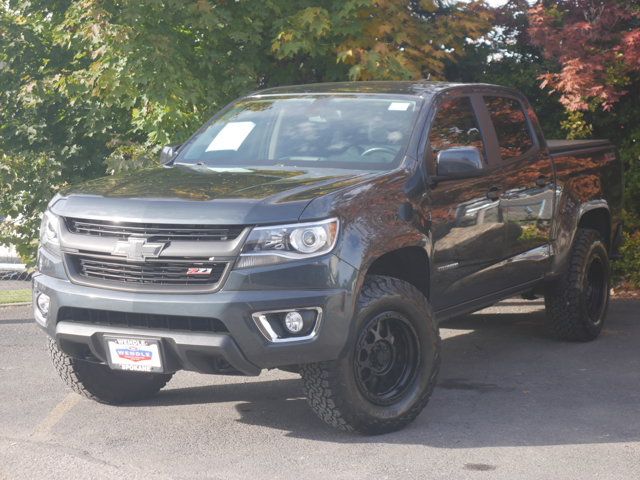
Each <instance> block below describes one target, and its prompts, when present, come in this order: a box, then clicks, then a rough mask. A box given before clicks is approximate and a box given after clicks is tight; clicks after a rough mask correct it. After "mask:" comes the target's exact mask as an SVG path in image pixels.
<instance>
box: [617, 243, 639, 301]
mask: <svg viewBox="0 0 640 480" xmlns="http://www.w3.org/2000/svg"><path fill="white" fill-rule="evenodd" d="M620 253H621V254H622V258H621V259H620V260H618V261H616V262H615V263H614V272H615V274H616V276H617V277H618V278H619V279H622V280H624V281H627V282H629V283H630V284H631V286H633V287H635V288H640V231H636V232H634V233H625V235H624V245H623V246H622V248H621V249H620Z"/></svg>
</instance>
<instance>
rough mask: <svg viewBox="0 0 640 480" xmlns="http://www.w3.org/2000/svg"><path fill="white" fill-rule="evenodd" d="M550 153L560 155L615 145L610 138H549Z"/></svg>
mask: <svg viewBox="0 0 640 480" xmlns="http://www.w3.org/2000/svg"><path fill="white" fill-rule="evenodd" d="M547 146H548V147H549V153H551V155H560V154H563V153H567V152H575V151H578V150H587V149H592V148H611V147H612V146H613V145H612V144H611V142H610V141H609V140H605V139H600V140H547Z"/></svg>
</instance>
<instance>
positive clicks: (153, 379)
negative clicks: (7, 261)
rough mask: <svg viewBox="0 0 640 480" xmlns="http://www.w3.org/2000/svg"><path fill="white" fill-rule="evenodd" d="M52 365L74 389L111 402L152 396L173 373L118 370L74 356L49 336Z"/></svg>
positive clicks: (127, 401) (102, 401)
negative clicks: (61, 348)
mask: <svg viewBox="0 0 640 480" xmlns="http://www.w3.org/2000/svg"><path fill="white" fill-rule="evenodd" d="M48 342H49V353H50V354H51V359H52V360H53V366H54V367H55V369H56V370H57V371H58V374H59V375H60V377H61V378H62V380H63V381H64V382H65V383H66V384H67V386H69V387H70V388H71V389H72V390H73V391H74V392H76V393H79V394H80V395H83V396H85V397H87V398H90V399H91V400H95V401H96V402H100V403H107V404H110V405H118V404H122V403H129V402H135V401H137V400H144V399H146V398H149V397H152V396H153V395H155V394H156V393H158V392H159V391H160V389H161V388H162V387H164V386H165V385H166V384H167V382H168V381H169V380H170V379H171V377H172V374H164V373H145V372H119V371H115V370H111V369H110V368H109V367H108V366H107V365H104V364H100V363H93V362H88V361H86V360H81V359H78V358H74V357H71V356H69V355H67V354H66V353H64V352H63V351H62V350H60V347H59V346H58V344H57V343H56V341H55V340H53V339H52V338H49V339H48Z"/></svg>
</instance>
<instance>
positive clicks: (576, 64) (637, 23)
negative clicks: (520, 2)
mask: <svg viewBox="0 0 640 480" xmlns="http://www.w3.org/2000/svg"><path fill="white" fill-rule="evenodd" d="M529 17H530V28H529V34H530V36H531V39H532V42H533V43H534V44H535V45H538V46H539V47H541V48H542V50H543V52H544V55H545V56H546V57H547V58H548V59H553V60H555V61H557V62H558V63H559V64H560V68H561V70H560V72H559V73H547V74H545V75H543V76H542V80H543V82H542V88H545V87H549V88H551V89H553V90H555V91H558V92H559V93H560V94H561V101H562V103H563V104H564V105H565V107H567V109H569V110H573V111H576V110H587V109H588V108H589V106H590V105H597V106H600V107H602V108H603V109H604V110H610V109H611V108H612V107H613V105H614V104H615V103H616V102H618V101H619V100H620V98H621V97H622V96H624V95H626V94H627V93H630V90H631V89H632V88H634V87H633V84H634V82H635V81H636V80H637V76H638V74H639V73H640V1H639V0H624V1H623V0H554V1H550V0H539V1H538V2H537V3H536V4H535V5H534V6H533V7H532V8H531V9H530V10H529ZM636 93H640V92H636Z"/></svg>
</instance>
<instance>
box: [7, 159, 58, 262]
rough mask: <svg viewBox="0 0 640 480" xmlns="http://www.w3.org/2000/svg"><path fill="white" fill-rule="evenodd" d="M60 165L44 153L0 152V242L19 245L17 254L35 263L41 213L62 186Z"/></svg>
mask: <svg viewBox="0 0 640 480" xmlns="http://www.w3.org/2000/svg"><path fill="white" fill-rule="evenodd" d="M61 178H62V172H61V166H60V163H59V162H58V161H56V160H55V158H54V156H51V155H47V154H45V153H39V154H27V155H18V154H13V155H6V154H1V153H0V211H1V212H3V214H4V215H6V216H7V217H8V219H7V220H5V221H4V222H2V223H0V242H1V243H4V244H6V245H8V244H13V245H16V248H17V251H18V254H19V255H20V256H21V257H22V258H23V259H24V260H25V261H26V262H27V263H29V264H33V263H34V260H35V258H34V255H35V248H36V245H37V241H38V227H39V224H40V213H41V212H42V211H43V210H44V209H45V207H46V206H47V202H48V201H49V199H50V198H51V197H53V195H54V193H55V191H56V189H57V188H58V186H59V185H60V182H61Z"/></svg>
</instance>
